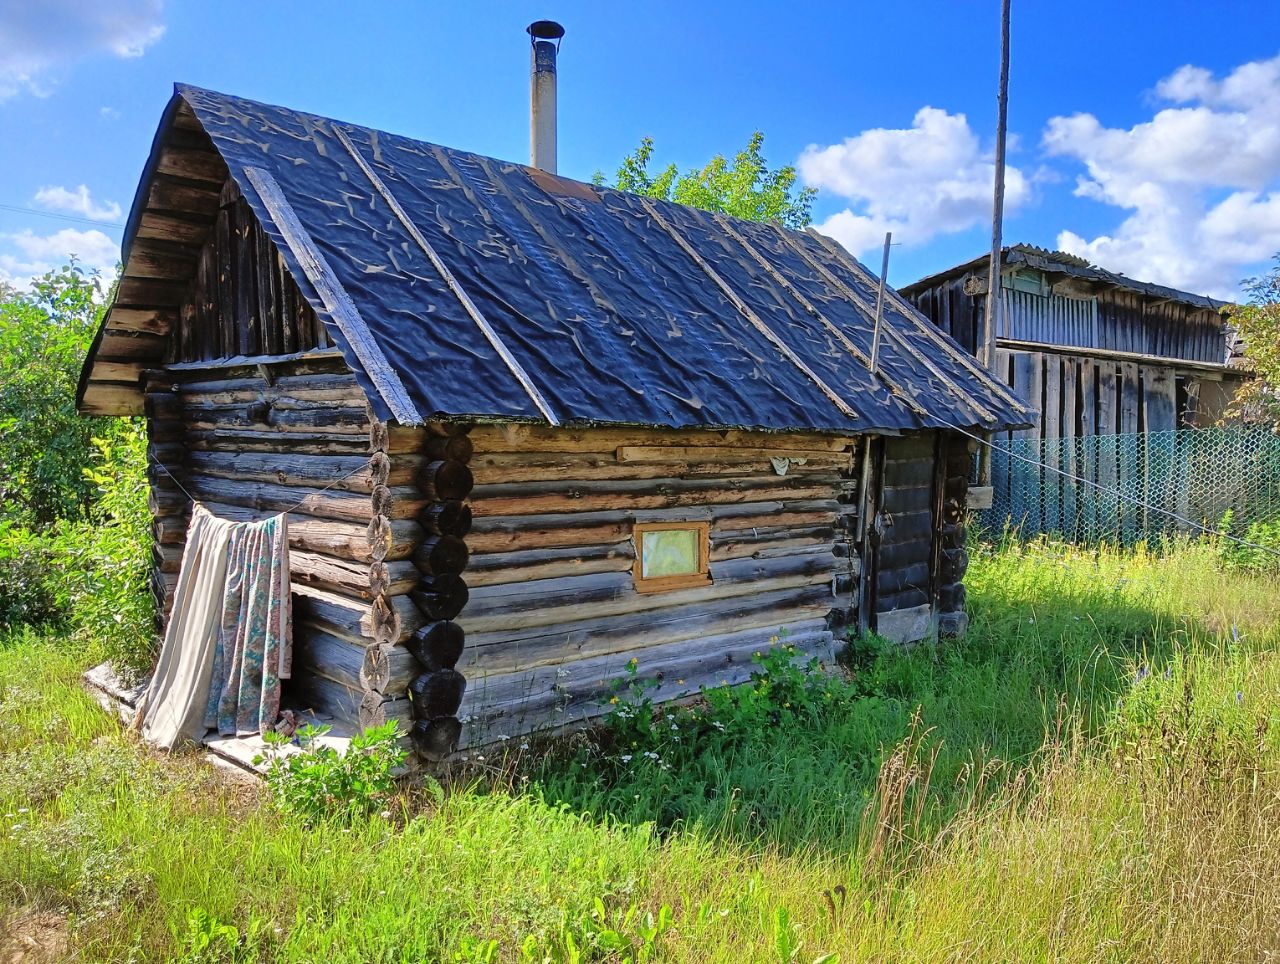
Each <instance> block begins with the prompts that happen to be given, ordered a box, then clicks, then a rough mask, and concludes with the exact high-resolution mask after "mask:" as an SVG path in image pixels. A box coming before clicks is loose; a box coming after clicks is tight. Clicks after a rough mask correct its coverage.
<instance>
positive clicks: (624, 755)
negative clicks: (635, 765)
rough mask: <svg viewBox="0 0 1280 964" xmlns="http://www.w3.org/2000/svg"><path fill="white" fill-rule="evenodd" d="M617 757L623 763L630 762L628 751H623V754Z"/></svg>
mask: <svg viewBox="0 0 1280 964" xmlns="http://www.w3.org/2000/svg"><path fill="white" fill-rule="evenodd" d="M618 759H620V760H621V761H622V762H623V763H630V762H631V754H630V753H624V754H622V756H620V757H619V758H618Z"/></svg>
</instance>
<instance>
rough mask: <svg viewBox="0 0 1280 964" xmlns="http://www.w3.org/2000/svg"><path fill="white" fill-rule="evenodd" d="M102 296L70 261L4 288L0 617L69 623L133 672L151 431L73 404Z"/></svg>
mask: <svg viewBox="0 0 1280 964" xmlns="http://www.w3.org/2000/svg"><path fill="white" fill-rule="evenodd" d="M104 297H105V293H104V285H103V283H102V281H101V279H99V278H98V277H96V276H92V275H86V274H85V273H84V271H83V270H82V269H80V268H79V267H78V266H77V265H75V264H74V263H72V264H70V265H68V266H66V267H64V268H62V269H60V270H58V271H54V272H50V273H49V274H47V275H45V276H44V277H43V278H41V279H39V280H38V281H36V282H35V283H34V284H33V286H32V288H31V290H30V291H29V292H18V291H13V290H4V291H0V584H2V585H3V586H4V590H5V591H4V593H3V595H0V627H3V626H14V625H20V624H29V625H40V624H49V625H53V626H59V627H63V628H68V629H71V630H73V631H74V634H75V637H76V639H77V641H78V642H79V643H80V644H82V645H84V646H87V647H89V648H90V650H91V651H92V652H94V653H95V654H98V655H100V656H102V657H106V658H110V659H111V660H112V661H113V662H114V663H116V664H117V667H118V669H120V671H121V672H122V673H124V674H125V675H131V674H136V673H139V672H141V671H144V670H145V669H146V668H147V667H148V666H149V665H150V662H151V657H152V655H153V648H154V640H153V638H152V628H153V621H154V617H153V607H152V603H151V598H150V594H149V593H148V592H147V578H148V573H149V567H150V516H149V514H148V512H147V501H146V500H147V481H146V444H147V442H146V431H145V427H144V424H143V422H142V420H141V419H113V418H86V417H84V416H81V415H80V414H78V413H77V412H76V408H75V393H76V385H77V383H78V380H79V376H80V368H81V365H82V364H83V362H84V358H85V354H86V353H87V351H88V350H89V346H90V344H91V343H92V340H93V337H94V333H95V332H96V331H97V327H98V324H99V321H100V320H101V314H102V306H103V303H104Z"/></svg>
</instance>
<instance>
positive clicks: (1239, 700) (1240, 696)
mask: <svg viewBox="0 0 1280 964" xmlns="http://www.w3.org/2000/svg"><path fill="white" fill-rule="evenodd" d="M1243 702H1244V693H1242V692H1240V690H1236V706H1239V705H1240V704H1241V703H1243Z"/></svg>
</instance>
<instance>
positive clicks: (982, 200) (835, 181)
mask: <svg viewBox="0 0 1280 964" xmlns="http://www.w3.org/2000/svg"><path fill="white" fill-rule="evenodd" d="M1013 143H1014V144H1015V146H1016V140H1014V141H1013ZM796 166H797V168H798V169H799V171H800V175H801V177H802V178H803V179H804V181H805V183H807V184H809V185H811V186H813V187H817V188H821V189H823V190H826V191H830V192H832V193H833V194H837V195H839V196H840V197H841V198H844V199H845V200H847V201H849V202H851V204H850V206H849V207H848V208H846V209H845V210H843V211H840V212H838V213H836V214H834V215H832V216H831V217H829V218H828V219H827V220H826V221H824V222H823V223H822V224H820V225H818V227H819V229H820V230H822V231H823V232H824V233H826V234H829V235H831V236H832V237H833V238H835V239H836V240H838V241H839V242H840V243H841V244H843V245H844V246H845V247H846V248H848V249H849V250H850V251H852V252H853V253H854V254H865V253H867V252H869V251H873V250H875V249H877V248H879V247H880V245H881V244H882V243H883V241H884V233H885V231H892V232H893V234H894V238H895V239H897V240H899V241H901V242H903V243H905V244H922V243H924V242H926V241H928V240H930V239H931V238H933V237H935V236H936V235H939V234H950V233H954V232H957V231H965V230H967V229H969V228H971V227H973V226H975V225H977V224H981V223H984V222H986V221H989V220H990V218H991V194H992V185H993V183H994V180H995V164H994V162H993V160H992V158H991V155H990V152H989V151H986V150H984V149H983V147H982V145H981V144H980V143H979V140H978V136H977V134H975V133H974V131H973V129H972V128H971V127H970V126H969V121H968V118H966V117H965V115H964V114H949V113H947V112H946V111H945V110H940V109H938V108H936V107H923V108H921V109H920V110H919V111H918V112H917V113H916V116H915V118H914V119H913V120H912V122H911V127H909V128H899V129H886V128H875V129H872V130H866V131H863V132H862V133H860V134H857V135H855V136H853V137H850V138H847V139H846V140H844V141H843V142H842V143H839V144H832V145H830V146H828V147H820V146H818V145H816V144H815V145H810V146H809V147H807V148H806V149H805V151H804V153H803V154H801V155H800V159H799V160H798V161H797V162H796ZM1030 180H1031V179H1030V178H1028V177H1027V176H1026V175H1025V174H1024V173H1023V172H1022V171H1021V170H1019V169H1018V168H1016V167H1008V168H1006V173H1005V210H1006V212H1009V211H1013V210H1015V209H1016V208H1017V207H1018V206H1020V205H1021V204H1023V203H1024V202H1026V201H1027V199H1028V198H1029V197H1030V195H1031V183H1030Z"/></svg>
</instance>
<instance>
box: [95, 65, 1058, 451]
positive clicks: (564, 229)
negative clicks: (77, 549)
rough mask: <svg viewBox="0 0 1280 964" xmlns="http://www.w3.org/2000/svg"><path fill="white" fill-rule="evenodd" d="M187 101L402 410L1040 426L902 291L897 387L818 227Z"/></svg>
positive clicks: (685, 423)
mask: <svg viewBox="0 0 1280 964" xmlns="http://www.w3.org/2000/svg"><path fill="white" fill-rule="evenodd" d="M179 102H185V104H186V105H189V107H190V108H191V110H192V111H193V112H194V114H195V117H196V118H197V119H198V120H199V122H200V124H201V125H202V126H203V128H204V130H205V131H206V132H207V133H208V135H209V136H210V137H211V138H212V141H213V145H214V146H215V147H216V149H217V151H218V152H219V153H220V154H221V156H222V158H223V159H224V160H225V162H226V164H227V168H228V170H229V172H230V174H231V176H232V177H233V178H234V179H235V181H236V183H237V184H238V186H239V187H240V189H241V191H242V192H243V193H244V196H245V198H246V199H247V200H248V202H249V204H250V205H251V207H252V208H253V210H254V212H255V214H256V215H257V217H258V218H259V219H260V220H261V221H262V224H263V226H264V228H265V230H266V231H267V233H268V234H269V235H270V236H271V237H272V238H273V239H274V240H275V242H276V244H277V245H278V246H279V247H280V249H281V252H282V254H283V256H284V258H285V261H286V263H287V264H288V266H289V268H290V270H291V271H292V272H293V274H294V275H295V278H296V279H297V281H298V283H299V286H300V287H301V290H302V291H303V292H304V293H305V294H306V296H307V297H308V300H309V301H311V303H312V304H313V306H314V307H315V308H316V310H317V312H318V313H319V314H320V316H321V317H322V318H324V319H325V322H326V324H327V325H329V327H330V329H331V331H332V332H333V334H334V340H335V342H336V343H337V344H338V345H340V346H341V347H342V348H343V350H344V352H345V354H346V356H347V359H348V361H349V363H351V365H352V367H353V368H354V369H355V370H356V372H357V375H358V376H360V377H361V380H362V383H363V384H364V385H365V388H366V390H367V391H368V392H369V393H370V397H371V400H372V402H373V405H374V408H375V410H377V412H378V414H379V415H380V417H382V418H393V419H397V420H399V421H401V422H404V423H413V422H416V421H421V420H424V419H430V418H432V417H439V416H465V417H479V418H499V419H518V420H530V421H542V422H552V423H556V424H572V423H578V424H583V423H588V424H595V423H627V424H642V425H660V426H671V427H692V426H714V427H756V428H767V429H776V430H787V429H797V430H804V429H817V430H835V431H866V430H872V429H888V430H909V429H916V428H937V427H944V426H951V425H956V426H965V427H974V426H984V427H995V426H1005V425H1015V424H1028V423H1029V422H1030V421H1031V418H1032V417H1033V416H1032V414H1031V413H1030V412H1029V411H1028V410H1027V409H1026V408H1025V407H1024V406H1023V405H1022V404H1021V403H1019V402H1018V401H1017V400H1016V398H1014V397H1013V396H1012V395H1011V394H1010V392H1009V391H1008V389H1006V388H1005V387H1004V386H1002V385H1000V384H999V383H998V382H996V381H994V380H993V379H991V378H990V377H989V376H988V375H987V374H986V373H984V372H983V371H982V370H981V369H980V368H979V367H978V366H977V365H976V363H975V362H974V361H973V360H972V359H971V358H969V356H968V355H967V354H966V353H965V352H964V351H963V350H962V349H960V348H959V347H958V346H957V345H956V344H955V343H954V342H952V341H950V340H949V339H948V338H946V337H945V336H943V335H940V334H939V333H938V332H936V330H935V329H934V328H933V327H932V326H931V325H930V324H929V323H928V322H927V321H926V320H925V319H924V318H923V317H922V316H920V315H919V314H918V312H916V310H915V309H914V308H913V307H911V306H910V305H909V304H907V303H906V302H905V301H903V300H902V299H899V298H898V297H897V296H896V294H893V293H892V292H891V293H890V295H891V296H890V297H888V298H886V305H885V312H884V321H885V334H884V337H883V339H882V344H881V348H880V356H879V357H880V375H879V376H873V375H872V374H871V373H870V371H869V369H868V365H867V364H866V360H865V359H866V356H868V355H869V354H870V351H871V340H872V327H873V321H872V318H873V309H874V303H875V297H876V291H875V280H874V279H873V278H872V277H871V276H870V274H869V273H868V272H867V271H866V270H865V269H863V268H862V266H861V265H859V264H858V263H857V262H856V261H855V260H854V259H853V258H851V257H849V256H848V255H847V254H845V253H844V252H843V250H841V249H839V248H838V247H837V246H836V245H835V244H834V243H833V242H831V241H829V240H828V239H825V238H822V237H821V236H820V235H817V234H816V233H803V232H794V231H787V230H784V229H782V228H779V227H774V226H767V225H761V224H756V223H753V222H744V221H740V220H736V219H730V218H727V217H722V216H718V215H711V214H707V213H704V212H701V211H695V210H693V209H690V208H687V207H684V206H681V205H676V204H670V203H666V202H660V201H651V200H648V199H643V198H640V197H637V196H634V195H630V194H626V193H622V192H618V191H614V190H609V189H604V188H596V187H593V186H590V185H586V184H582V183H580V182H576V181H571V180H567V179H564V178H558V177H554V176H551V175H548V174H545V173H544V172H541V171H536V170H534V169H531V168H528V167H524V166H522V165H518V164H512V163H508V162H504V161H497V160H494V159H492V158H488V157H482V156H479V155H476V154H469V153H465V152H462V151H454V150H450V149H447V148H442V147H437V146H435V145H432V144H426V143H423V142H420V141H414V140H410V139H409V138H405V137H399V136H396V135H393V134H386V133H382V132H379V131H374V130H369V129H367V128H363V127H358V126H354V125H349V124H343V123H338V122H336V121H332V120H328V119H325V118H320V117H315V116H312V115H308V114H302V113H298V112H296V111H291V110H286V109H283V108H279V107H271V106H267V105H264V104H259V103H255V102H252V101H247V100H243V99H240V98H236V97H230V96H226V95H223V94H217V93H213V92H210V91H206V90H201V89H198V88H193V87H185V86H180V87H178V88H177V91H176V93H175V101H174V103H179ZM173 109H174V106H173V104H171V106H170V111H171V112H172V111H173ZM143 194H145V185H144V189H142V190H140V192H139V196H140V197H141V196H142V195H143ZM135 219H136V211H135V213H134V214H133V215H131V231H130V234H129V235H128V236H127V237H126V249H127V246H128V244H129V243H130V242H131V241H132V228H133V222H134V220H135ZM127 257H128V252H127V250H126V260H127ZM107 324H108V326H109V325H110V319H109V318H108V321H107ZM90 362H92V359H91V360H90Z"/></svg>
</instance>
